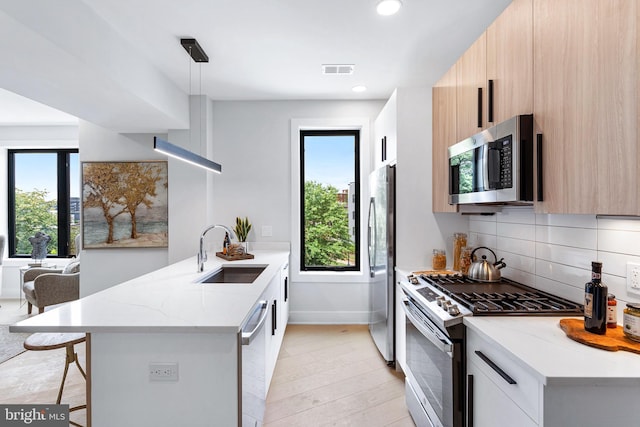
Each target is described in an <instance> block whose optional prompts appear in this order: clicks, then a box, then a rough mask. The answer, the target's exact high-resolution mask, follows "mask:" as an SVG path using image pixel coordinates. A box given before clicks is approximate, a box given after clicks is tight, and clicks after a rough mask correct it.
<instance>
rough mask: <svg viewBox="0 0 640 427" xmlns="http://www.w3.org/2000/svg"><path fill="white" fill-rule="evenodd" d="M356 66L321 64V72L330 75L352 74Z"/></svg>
mask: <svg viewBox="0 0 640 427" xmlns="http://www.w3.org/2000/svg"><path fill="white" fill-rule="evenodd" d="M355 67H356V66H355V65H353V64H323V65H322V74H326V75H331V76H348V75H351V74H353V70H354V68H355Z"/></svg>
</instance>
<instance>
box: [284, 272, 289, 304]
mask: <svg viewBox="0 0 640 427" xmlns="http://www.w3.org/2000/svg"><path fill="white" fill-rule="evenodd" d="M288 299H289V278H288V277H285V278H284V302H287V300H288Z"/></svg>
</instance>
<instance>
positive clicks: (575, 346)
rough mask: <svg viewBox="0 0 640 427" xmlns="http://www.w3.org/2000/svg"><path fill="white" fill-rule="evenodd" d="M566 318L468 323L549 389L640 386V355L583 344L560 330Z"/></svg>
mask: <svg viewBox="0 0 640 427" xmlns="http://www.w3.org/2000/svg"><path fill="white" fill-rule="evenodd" d="M560 319H562V317H521V316H502V317H500V316H494V317H490V316H488V317H484V316H478V317H465V318H464V324H465V325H466V326H467V327H468V328H470V329H472V330H474V331H475V332H477V333H478V334H480V335H481V336H482V337H483V338H485V339H487V340H489V341H490V342H492V343H494V344H495V345H496V346H499V347H501V348H502V349H504V351H505V352H507V353H508V354H509V355H510V356H511V357H512V358H513V359H514V361H516V362H518V363H520V364H521V365H523V366H524V367H525V368H529V369H530V370H531V371H532V373H533V374H534V375H536V376H537V377H538V379H539V381H541V382H542V383H543V384H546V385H603V386H604V385H629V386H636V387H637V386H640V354H635V353H630V352H627V351H616V352H612V351H606V350H600V349H597V348H593V347H589V346H587V345H584V344H581V343H578V342H576V341H573V340H572V339H570V338H568V337H567V336H566V335H565V333H564V331H563V330H562V329H560V324H559V322H560Z"/></svg>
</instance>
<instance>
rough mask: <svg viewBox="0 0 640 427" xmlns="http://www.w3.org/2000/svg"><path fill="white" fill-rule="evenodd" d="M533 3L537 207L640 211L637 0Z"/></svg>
mask: <svg viewBox="0 0 640 427" xmlns="http://www.w3.org/2000/svg"><path fill="white" fill-rule="evenodd" d="M533 5H534V7H533V18H534V19H533V22H534V25H533V28H534V31H533V34H534V88H535V95H534V119H535V121H536V125H537V131H539V132H541V133H542V134H543V137H544V143H543V147H544V149H543V162H544V165H543V166H544V171H543V180H544V199H545V200H544V202H541V203H537V204H536V210H537V211H539V212H553V213H590V214H593V213H599V214H637V213H638V206H637V197H636V196H637V190H635V189H636V188H637V186H638V168H637V160H638V147H637V144H638V143H637V129H638V101H637V96H638V83H637V71H638V58H637V54H638V52H637V45H636V43H637V0H611V1H606V2H602V1H599V0H562V1H558V0H534V2H533ZM631 189H633V190H631Z"/></svg>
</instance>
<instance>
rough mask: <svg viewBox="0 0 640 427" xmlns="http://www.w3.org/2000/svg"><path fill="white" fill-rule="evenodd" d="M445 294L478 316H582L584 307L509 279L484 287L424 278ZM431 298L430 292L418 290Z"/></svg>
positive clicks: (459, 278)
mask: <svg viewBox="0 0 640 427" xmlns="http://www.w3.org/2000/svg"><path fill="white" fill-rule="evenodd" d="M420 278H421V279H423V280H424V281H426V282H427V283H428V284H430V285H431V286H433V287H435V288H436V289H438V290H439V291H440V292H442V293H443V294H445V295H447V296H449V297H450V298H451V299H452V300H455V301H456V302H457V303H458V304H460V305H462V306H463V307H466V308H468V309H469V310H470V311H471V312H472V313H473V315H474V316H482V315H486V316H496V315H521V316H522V315H526V316H535V315H539V316H580V315H582V314H583V307H582V305H580V304H577V303H574V302H572V301H569V300H567V299H564V298H561V297H558V296H555V295H552V294H549V293H547V292H544V291H540V290H538V289H534V288H531V287H529V286H526V285H523V284H521V283H518V282H514V281H512V280H509V279H501V280H500V281H499V282H490V283H483V282H477V281H473V280H471V279H469V278H467V277H464V276H461V275H420ZM417 291H418V293H420V294H421V295H423V296H425V297H427V295H426V294H428V293H429V292H430V291H429V289H428V288H423V289H418V290H417Z"/></svg>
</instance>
